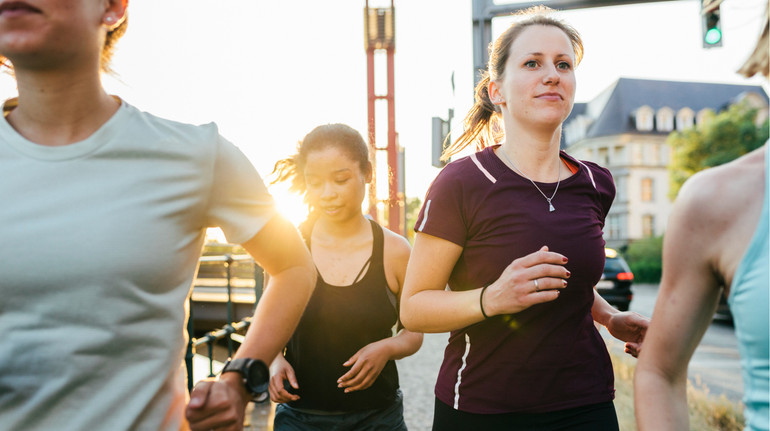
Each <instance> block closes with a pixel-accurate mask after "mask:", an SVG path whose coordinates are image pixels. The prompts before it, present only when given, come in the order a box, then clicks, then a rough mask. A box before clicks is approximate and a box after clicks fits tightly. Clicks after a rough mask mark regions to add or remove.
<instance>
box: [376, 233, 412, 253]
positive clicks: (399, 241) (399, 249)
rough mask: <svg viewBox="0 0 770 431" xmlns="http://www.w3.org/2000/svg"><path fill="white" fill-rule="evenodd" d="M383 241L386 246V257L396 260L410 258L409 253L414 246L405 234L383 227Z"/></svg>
mask: <svg viewBox="0 0 770 431" xmlns="http://www.w3.org/2000/svg"><path fill="white" fill-rule="evenodd" d="M382 233H383V242H384V248H385V251H384V253H385V258H386V259H388V260H390V259H395V260H399V261H401V260H404V261H406V260H409V254H410V253H411V252H412V247H411V245H409V241H407V239H406V238H404V237H403V236H401V235H399V234H397V233H395V232H393V231H391V230H390V229H387V228H385V227H383V228H382Z"/></svg>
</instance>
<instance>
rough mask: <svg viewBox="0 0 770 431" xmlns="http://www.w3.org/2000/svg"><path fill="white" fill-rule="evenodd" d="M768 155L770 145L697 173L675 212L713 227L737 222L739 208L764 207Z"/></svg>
mask: <svg viewBox="0 0 770 431" xmlns="http://www.w3.org/2000/svg"><path fill="white" fill-rule="evenodd" d="M765 151H766V145H765V146H763V147H762V148H760V149H758V150H755V151H752V152H751V153H749V154H746V155H744V156H741V157H739V158H737V159H735V160H733V161H732V162H729V163H725V164H724V165H720V166H717V167H714V168H710V169H706V170H703V171H700V172H698V173H696V174H695V175H693V176H692V177H690V178H689V179H688V180H687V181H685V183H684V185H683V186H682V189H681V190H680V191H679V195H678V196H677V198H676V203H675V205H674V208H675V210H678V211H679V212H680V213H681V214H682V215H685V216H689V217H691V218H693V219H695V218H697V219H699V220H703V221H704V222H705V223H708V225H713V224H714V223H730V222H732V221H734V220H735V218H736V217H737V216H739V215H737V214H736V208H743V209H744V210H746V209H748V208H749V207H751V206H753V205H760V204H761V201H762V198H761V196H762V194H763V192H764V189H765ZM715 203H718V204H717V205H715ZM743 212H745V211H743Z"/></svg>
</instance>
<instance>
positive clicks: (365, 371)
mask: <svg viewBox="0 0 770 431" xmlns="http://www.w3.org/2000/svg"><path fill="white" fill-rule="evenodd" d="M387 341H388V340H380V341H377V342H374V343H371V344H367V345H366V346H364V347H363V348H361V350H359V351H357V352H356V354H355V355H353V356H351V357H350V359H348V360H347V361H345V363H344V364H342V365H344V366H346V367H351V368H350V371H348V372H347V373H345V374H344V375H343V376H342V377H340V378H339V379H337V387H339V388H345V393H348V392H353V391H360V390H364V389H366V388H368V387H370V386H372V384H373V383H374V381H375V380H377V377H378V376H379V375H380V373H381V372H382V369H383V368H385V364H387V363H388V361H389V360H390V356H391V355H390V351H389V349H388V348H387V343H386V342H387Z"/></svg>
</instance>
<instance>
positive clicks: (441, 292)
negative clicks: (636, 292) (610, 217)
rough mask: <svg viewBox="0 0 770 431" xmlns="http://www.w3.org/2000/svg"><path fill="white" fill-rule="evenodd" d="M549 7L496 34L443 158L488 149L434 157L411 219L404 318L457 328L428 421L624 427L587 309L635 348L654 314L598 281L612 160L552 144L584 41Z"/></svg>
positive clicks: (425, 327)
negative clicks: (443, 161) (602, 161)
mask: <svg viewBox="0 0 770 431" xmlns="http://www.w3.org/2000/svg"><path fill="white" fill-rule="evenodd" d="M549 12H550V9H547V8H543V7H539V8H533V9H530V10H528V11H526V12H525V13H524V14H523V15H524V16H523V17H520V18H521V19H520V20H519V21H518V22H516V23H514V24H513V25H512V26H511V27H510V28H509V29H508V30H507V31H505V32H504V33H503V34H502V35H501V36H500V37H499V38H498V39H497V40H496V41H495V43H494V45H493V46H492V48H491V49H490V51H491V52H490V60H489V70H488V73H487V74H486V76H485V77H484V79H483V80H482V81H481V82H480V83H479V84H478V86H477V87H476V104H475V106H474V107H473V108H472V109H471V111H470V112H469V113H468V115H467V116H466V119H465V125H466V129H465V132H464V133H463V134H462V135H461V136H460V138H459V139H458V140H457V141H456V142H455V143H454V144H453V145H452V146H450V147H449V148H448V149H447V151H446V152H445V155H444V156H445V157H449V156H451V155H453V154H456V153H457V152H459V151H461V150H462V149H464V148H465V147H467V146H468V145H470V144H471V143H474V144H475V145H476V148H477V149H480V150H481V151H479V152H477V153H475V154H472V155H470V156H467V157H464V158H461V159H459V160H455V161H453V162H452V163H449V164H448V165H447V166H446V167H445V168H444V169H443V170H442V171H441V173H440V174H439V175H438V176H437V177H436V179H435V180H434V182H433V183H432V184H431V186H430V189H429V190H428V193H427V196H426V199H425V203H424V205H423V208H422V210H421V212H420V215H419V217H418V220H417V222H416V225H415V231H416V232H417V234H416V239H415V244H414V250H413V252H412V256H411V258H410V261H409V265H408V269H407V276H406V281H405V284H404V292H403V295H402V310H401V311H402V314H401V318H402V321H403V323H404V325H405V326H406V327H407V328H408V329H411V330H414V331H422V332H444V331H451V335H450V338H449V342H448V345H447V347H446V350H445V354H444V361H443V364H442V366H441V370H440V372H439V377H438V380H437V382H436V405H435V413H434V424H433V426H434V429H436V430H452V429H458V430H460V429H484V430H490V429H505V430H511V429H527V430H533V429H534V430H559V429H563V430H571V431H575V430H591V431H602V430H617V429H618V424H617V417H616V414H615V409H614V406H613V404H612V399H613V398H614V382H613V375H612V366H611V363H610V359H609V355H608V354H607V349H606V346H605V345H604V342H603V340H602V338H601V336H600V335H599V333H598V331H597V329H596V327H595V325H594V321H595V322H597V323H599V324H602V325H604V326H606V327H607V328H608V330H609V331H610V333H612V334H613V335H614V336H615V337H617V338H619V339H621V340H624V341H626V342H627V345H626V349H627V351H628V352H629V353H631V354H632V355H636V354H637V352H638V349H639V347H640V343H641V341H642V338H643V336H644V331H645V329H646V327H647V323H648V319H646V318H644V317H642V316H639V315H638V314H635V313H629V312H625V313H621V312H618V311H617V310H615V309H614V308H613V307H612V306H610V305H609V304H608V303H607V302H606V301H604V300H603V299H602V298H601V297H600V296H599V295H598V293H596V291H595V289H594V288H593V286H594V285H595V284H596V282H597V281H598V280H599V278H600V277H601V274H602V269H603V266H604V239H603V237H602V228H603V226H604V220H605V217H606V215H607V212H608V211H609V208H610V205H611V203H612V200H613V198H614V196H615V186H614V183H613V181H612V176H611V175H610V173H609V171H608V170H606V169H604V168H602V167H599V166H598V165H596V164H594V163H591V162H582V161H578V160H576V159H574V158H572V157H570V156H569V155H567V154H566V153H564V152H561V151H560V149H559V148H560V144H561V142H560V139H561V124H562V122H563V121H564V119H566V118H567V116H568V115H569V113H570V111H571V110H572V105H573V99H574V94H575V74H574V67H575V66H576V65H577V64H578V63H579V61H580V58H581V56H582V51H583V47H582V42H581V40H580V36H579V35H578V33H577V32H576V31H575V30H574V29H573V28H572V27H570V26H568V25H566V24H564V23H563V22H561V21H559V20H556V19H554V18H552V17H550V16H548V14H549ZM447 285H448V286H449V288H450V290H446V289H445V287H446V286H447Z"/></svg>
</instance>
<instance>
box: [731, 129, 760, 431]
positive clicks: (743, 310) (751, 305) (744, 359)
mask: <svg viewBox="0 0 770 431" xmlns="http://www.w3.org/2000/svg"><path fill="white" fill-rule="evenodd" d="M766 145H767V144H766ZM769 160H770V151H768V149H765V193H764V204H763V205H762V214H761V216H760V217H759V224H758V226H757V229H756V231H755V232H754V237H753V238H752V239H751V243H750V244H749V248H748V249H747V250H746V254H745V255H744V256H743V260H741V262H740V264H739V265H738V270H737V271H736V272H735V276H734V277H733V284H732V287H731V289H730V295H729V297H728V299H727V302H728V304H730V309H731V311H732V314H733V318H734V320H735V335H736V336H737V338H738V350H739V351H740V354H741V368H742V373H743V386H744V395H743V403H744V404H745V405H746V410H745V417H746V428H745V430H747V431H748V430H750V431H760V430H762V431H767V430H768V428H770V410H769V409H768V401H770V400H769V399H770V384H769V383H768V377H769V373H768V364H770V352H768V350H769V349H770V335H769V332H770V320H769V319H768V315H769V314H770V253H769V252H768V249H769V248H770V247H769V246H768V242H769V238H770V228H769V227H768V225H769V224H770V214H769V213H768V193H769V190H770V180H769V178H770V175H768V174H769V173H770V163H768V161H769Z"/></svg>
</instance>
